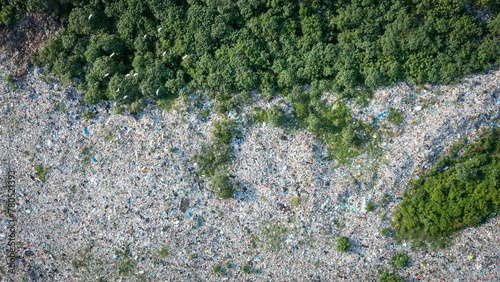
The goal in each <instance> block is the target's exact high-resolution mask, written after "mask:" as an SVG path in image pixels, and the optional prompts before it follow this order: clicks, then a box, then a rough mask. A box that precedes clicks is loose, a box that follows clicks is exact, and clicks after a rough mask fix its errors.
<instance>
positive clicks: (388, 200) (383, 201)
mask: <svg viewBox="0 0 500 282" xmlns="http://www.w3.org/2000/svg"><path fill="white" fill-rule="evenodd" d="M390 201H391V195H389V194H385V195H384V197H382V205H385V204H387V203H388V202H390Z"/></svg>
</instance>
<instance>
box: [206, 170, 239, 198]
mask: <svg viewBox="0 0 500 282" xmlns="http://www.w3.org/2000/svg"><path fill="white" fill-rule="evenodd" d="M209 188H210V190H212V191H213V192H214V193H215V195H217V197H219V198H222V199H229V198H231V197H232V196H233V194H234V190H233V186H232V185H231V183H230V182H229V177H228V176H227V175H220V174H217V175H214V176H213V177H212V179H211V180H210V184H209Z"/></svg>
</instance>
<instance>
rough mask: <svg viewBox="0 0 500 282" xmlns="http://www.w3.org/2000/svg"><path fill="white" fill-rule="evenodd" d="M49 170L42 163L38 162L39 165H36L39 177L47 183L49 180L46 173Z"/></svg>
mask: <svg viewBox="0 0 500 282" xmlns="http://www.w3.org/2000/svg"><path fill="white" fill-rule="evenodd" d="M48 171H49V169H48V168H45V169H44V168H43V167H42V164H38V165H37V166H35V175H36V177H37V178H38V179H40V181H42V183H45V182H46V181H47V179H46V178H45V175H46V174H47V172H48Z"/></svg>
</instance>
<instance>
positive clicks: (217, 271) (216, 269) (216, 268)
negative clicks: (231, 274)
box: [212, 265, 220, 274]
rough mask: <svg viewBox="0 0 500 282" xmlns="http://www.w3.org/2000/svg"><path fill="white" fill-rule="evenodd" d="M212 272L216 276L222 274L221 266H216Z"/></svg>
mask: <svg viewBox="0 0 500 282" xmlns="http://www.w3.org/2000/svg"><path fill="white" fill-rule="evenodd" d="M212 271H213V272H214V273H215V274H217V273H219V272H220V265H216V266H214V268H213V269H212Z"/></svg>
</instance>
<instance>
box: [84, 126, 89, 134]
mask: <svg viewBox="0 0 500 282" xmlns="http://www.w3.org/2000/svg"><path fill="white" fill-rule="evenodd" d="M83 133H85V135H89V131H88V130H87V128H86V127H84V128H83Z"/></svg>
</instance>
